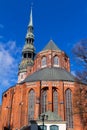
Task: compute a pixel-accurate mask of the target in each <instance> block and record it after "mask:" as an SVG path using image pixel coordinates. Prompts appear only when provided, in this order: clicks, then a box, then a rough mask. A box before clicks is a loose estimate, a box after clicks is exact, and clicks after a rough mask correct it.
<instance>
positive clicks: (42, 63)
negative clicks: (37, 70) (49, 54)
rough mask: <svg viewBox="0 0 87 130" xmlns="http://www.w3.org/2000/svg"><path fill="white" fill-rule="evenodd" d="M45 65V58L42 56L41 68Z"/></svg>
mask: <svg viewBox="0 0 87 130" xmlns="http://www.w3.org/2000/svg"><path fill="white" fill-rule="evenodd" d="M46 65H47V63H46V57H45V56H44V57H43V58H42V60H41V66H42V67H45V66H46Z"/></svg>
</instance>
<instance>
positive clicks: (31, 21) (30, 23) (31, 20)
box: [28, 6, 33, 27]
mask: <svg viewBox="0 0 87 130" xmlns="http://www.w3.org/2000/svg"><path fill="white" fill-rule="evenodd" d="M28 26H32V27H33V17H32V6H31V12H30V22H29V25H28Z"/></svg>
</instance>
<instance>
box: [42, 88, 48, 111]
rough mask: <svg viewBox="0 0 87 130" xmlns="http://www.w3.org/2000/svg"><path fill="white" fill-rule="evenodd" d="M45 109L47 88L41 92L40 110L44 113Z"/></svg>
mask: <svg viewBox="0 0 87 130" xmlns="http://www.w3.org/2000/svg"><path fill="white" fill-rule="evenodd" d="M46 110H47V90H42V92H41V112H42V113H44V112H46Z"/></svg>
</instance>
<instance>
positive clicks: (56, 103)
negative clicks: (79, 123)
mask: <svg viewBox="0 0 87 130" xmlns="http://www.w3.org/2000/svg"><path fill="white" fill-rule="evenodd" d="M53 111H54V112H55V113H58V93H57V91H56V89H53Z"/></svg>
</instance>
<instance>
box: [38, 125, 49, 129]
mask: <svg viewBox="0 0 87 130" xmlns="http://www.w3.org/2000/svg"><path fill="white" fill-rule="evenodd" d="M38 130H47V126H46V125H40V126H38Z"/></svg>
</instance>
